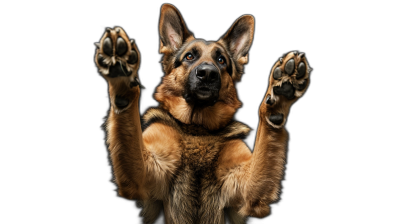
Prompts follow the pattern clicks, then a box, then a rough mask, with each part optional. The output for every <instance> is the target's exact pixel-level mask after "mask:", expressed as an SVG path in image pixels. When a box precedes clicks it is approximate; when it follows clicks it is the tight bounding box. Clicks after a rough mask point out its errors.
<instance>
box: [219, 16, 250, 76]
mask: <svg viewBox="0 0 400 224" xmlns="http://www.w3.org/2000/svg"><path fill="white" fill-rule="evenodd" d="M253 36H254V17H253V16H252V15H243V16H241V17H239V18H238V19H237V20H236V21H235V22H234V23H233V25H232V26H231V27H230V28H229V30H228V31H227V32H226V33H225V34H224V35H222V37H221V38H220V39H219V40H218V42H220V43H221V44H223V45H224V46H225V47H226V48H227V49H228V50H229V51H230V53H231V55H232V58H233V60H234V61H235V65H236V66H235V67H236V70H237V73H239V74H235V77H233V78H234V79H235V80H240V77H241V76H242V74H243V65H244V64H246V63H247V62H248V52H249V50H250V47H251V43H252V42H253Z"/></svg>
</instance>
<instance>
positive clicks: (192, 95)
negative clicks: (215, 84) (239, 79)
mask: <svg viewBox="0 0 400 224" xmlns="http://www.w3.org/2000/svg"><path fill="white" fill-rule="evenodd" d="M218 96H219V90H218V89H216V88H211V87H208V86H201V87H196V88H193V89H191V90H190V91H187V92H186V94H184V98H185V100H186V102H188V103H190V104H194V105H196V106H212V105H214V104H215V103H216V102H217V100H218Z"/></svg>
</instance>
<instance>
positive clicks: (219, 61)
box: [218, 56, 225, 65]
mask: <svg viewBox="0 0 400 224" xmlns="http://www.w3.org/2000/svg"><path fill="white" fill-rule="evenodd" d="M218 63H220V64H221V65H223V64H225V58H224V57H223V56H221V57H219V58H218Z"/></svg>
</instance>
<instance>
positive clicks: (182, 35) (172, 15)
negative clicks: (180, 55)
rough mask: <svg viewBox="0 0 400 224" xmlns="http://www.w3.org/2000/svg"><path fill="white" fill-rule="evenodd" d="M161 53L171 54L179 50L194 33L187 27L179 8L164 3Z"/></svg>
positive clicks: (161, 16)
mask: <svg viewBox="0 0 400 224" xmlns="http://www.w3.org/2000/svg"><path fill="white" fill-rule="evenodd" d="M159 31H160V53H163V54H170V53H173V52H175V51H176V50H178V49H179V48H180V47H181V46H182V44H183V43H185V41H186V40H187V39H188V38H190V37H192V38H193V33H192V32H190V30H189V29H188V28H187V26H186V24H185V21H184V20H183V18H182V15H181V14H180V13H179V11H178V9H177V8H175V7H174V6H173V5H171V4H163V5H162V6H161V13H160V25H159Z"/></svg>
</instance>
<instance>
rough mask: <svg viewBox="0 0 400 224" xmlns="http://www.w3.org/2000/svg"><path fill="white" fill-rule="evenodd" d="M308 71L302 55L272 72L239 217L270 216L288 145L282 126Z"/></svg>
mask: <svg viewBox="0 0 400 224" xmlns="http://www.w3.org/2000/svg"><path fill="white" fill-rule="evenodd" d="M310 71H311V68H310V67H309V65H308V63H307V60H306V58H305V56H304V54H298V53H297V52H291V53H288V54H287V55H285V56H284V57H283V58H280V59H279V60H278V62H277V63H276V64H275V65H274V67H273V68H272V71H271V75H270V79H269V88H268V90H267V93H266V95H265V97H264V100H263V102H262V104H261V106H260V110H259V116H260V121H259V125H258V130H257V137H256V142H255V148H254V152H253V155H252V159H251V162H250V164H249V165H250V167H249V171H250V172H249V175H248V178H249V179H248V181H247V183H246V187H245V192H244V198H245V203H246V205H245V206H244V207H242V209H241V211H240V213H242V214H245V215H250V216H256V217H264V216H266V215H268V214H269V213H270V207H269V204H270V203H272V202H274V201H277V200H278V199H279V193H280V189H281V180H282V177H283V174H284V169H285V161H286V150H287V142H288V133H287V131H286V130H285V128H284V124H285V122H286V119H287V116H288V113H289V109H290V106H291V105H292V104H293V103H294V102H295V101H296V100H297V99H298V98H299V97H301V96H302V95H303V93H304V92H305V91H306V89H307V87H308V84H309V74H310Z"/></svg>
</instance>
